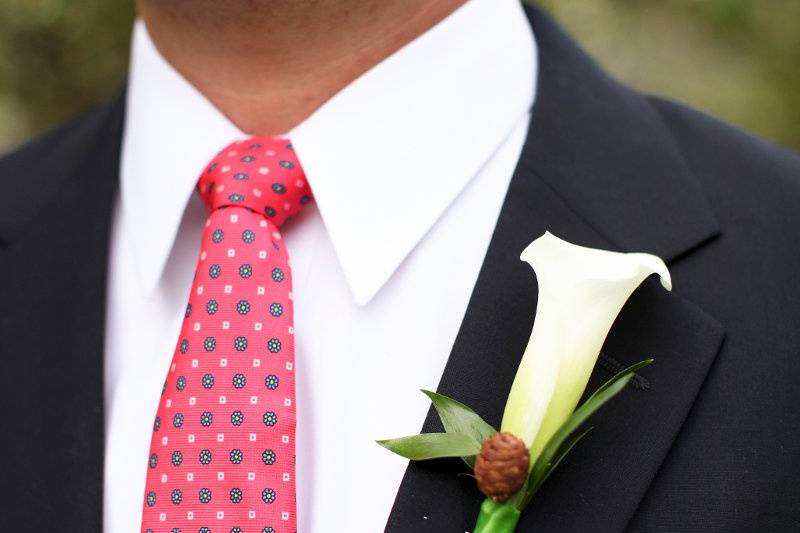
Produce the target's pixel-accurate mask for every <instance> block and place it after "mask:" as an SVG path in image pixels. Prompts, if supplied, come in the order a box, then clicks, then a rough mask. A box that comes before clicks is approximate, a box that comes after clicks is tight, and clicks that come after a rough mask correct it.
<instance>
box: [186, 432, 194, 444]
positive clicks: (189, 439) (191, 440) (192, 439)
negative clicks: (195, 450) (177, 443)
mask: <svg viewBox="0 0 800 533" xmlns="http://www.w3.org/2000/svg"><path fill="white" fill-rule="evenodd" d="M187 440H188V441H189V442H194V433H189V438H188V439H187Z"/></svg>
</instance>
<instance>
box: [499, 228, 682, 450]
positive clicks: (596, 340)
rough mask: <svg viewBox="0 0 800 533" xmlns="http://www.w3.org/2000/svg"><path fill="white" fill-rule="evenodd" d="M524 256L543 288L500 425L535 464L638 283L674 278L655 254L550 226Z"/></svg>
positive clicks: (572, 406) (567, 412)
mask: <svg viewBox="0 0 800 533" xmlns="http://www.w3.org/2000/svg"><path fill="white" fill-rule="evenodd" d="M520 258H521V259H522V260H523V261H526V262H528V263H529V264H530V265H531V266H532V267H533V269H534V271H535V273H536V277H537V280H538V283H539V296H538V303H537V308H536V318H535V320H534V324H533V331H532V332H531V337H530V340H529V341H528V346H527V348H526V349H525V353H524V355H523V357H522V361H521V363H520V365H519V369H518V370H517V375H516V377H515V378H514V383H513V385H512V387H511V393H510V394H509V397H508V401H507V403H506V408H505V412H504V414H503V422H502V426H501V431H508V432H511V433H513V434H515V435H517V436H518V437H520V438H521V439H522V440H523V441H524V442H525V444H526V445H527V446H528V447H529V448H530V457H531V464H533V462H534V461H535V460H536V458H537V457H538V456H539V454H540V453H541V451H542V448H544V446H545V444H547V441H548V440H549V439H550V437H551V436H552V435H553V434H554V433H555V432H556V431H557V430H558V428H559V427H560V426H561V425H562V424H563V423H564V422H565V421H566V420H567V418H569V416H570V415H571V414H572V412H573V411H574V410H575V407H576V406H577V404H578V401H579V400H580V397H581V395H582V394H583V391H584V389H585V388H586V384H587V382H588V380H589V376H590V374H591V372H592V369H593V368H594V365H595V363H596V361H597V357H598V355H599V354H600V349H601V347H602V346H603V342H604V341H605V338H606V336H607V335H608V331H609V330H610V329H611V325H612V324H613V323H614V320H615V319H616V317H617V315H618V314H619V312H620V310H621V309H622V306H623V305H624V304H625V302H626V301H627V300H628V298H629V297H630V295H631V294H632V293H633V291H634V290H635V289H636V287H638V286H639V284H641V283H642V281H644V280H645V278H647V277H648V276H650V275H651V274H658V275H659V276H660V278H661V284H662V285H663V286H664V288H666V289H667V290H671V288H672V282H671V280H670V275H669V270H667V267H666V265H665V264H664V262H663V261H662V260H661V259H660V258H658V257H656V256H654V255H650V254H644V253H618V252H609V251H606V250H598V249H594V248H586V247H583V246H578V245H575V244H571V243H568V242H566V241H563V240H561V239H559V238H558V237H555V236H554V235H552V234H551V233H549V232H547V233H545V234H544V235H542V236H541V237H539V238H538V239H536V240H535V241H533V242H532V243H531V244H530V245H529V246H528V247H527V248H526V249H525V250H524V251H523V252H522V255H521V256H520ZM632 355H634V356H639V355H646V354H632Z"/></svg>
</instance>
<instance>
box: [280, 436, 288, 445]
mask: <svg viewBox="0 0 800 533" xmlns="http://www.w3.org/2000/svg"><path fill="white" fill-rule="evenodd" d="M281 442H282V443H284V444H289V435H281Z"/></svg>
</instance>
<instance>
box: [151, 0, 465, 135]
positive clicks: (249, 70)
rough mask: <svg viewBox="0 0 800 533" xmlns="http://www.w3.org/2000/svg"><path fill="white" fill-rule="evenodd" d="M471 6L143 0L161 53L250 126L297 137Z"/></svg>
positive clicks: (372, 0) (346, 0)
mask: <svg viewBox="0 0 800 533" xmlns="http://www.w3.org/2000/svg"><path fill="white" fill-rule="evenodd" d="M464 1H465V0H318V1H315V2H306V1H303V2H298V1H296V0H268V1H258V2H254V1H252V0H229V1H225V2H219V1H218V0H191V1H188V2H187V1H186V0H138V12H139V16H140V17H141V18H142V19H143V20H144V22H145V25H146V26H147V30H148V32H149V33H150V36H151V38H152V39H153V42H154V43H155V45H156V47H157V48H158V50H159V51H160V52H161V54H162V55H163V56H164V57H165V58H166V60H167V61H168V62H169V63H170V64H172V66H173V67H174V68H175V69H176V70H177V71H178V72H180V73H181V75H183V76H184V77H185V78H186V79H187V80H189V81H190V82H191V83H192V84H193V85H195V86H196V87H197V88H198V90H200V92H202V93H203V94H204V95H205V96H206V97H207V98H208V99H209V100H210V101H211V102H213V103H214V104H215V105H216V106H217V107H218V108H219V109H220V110H222V112H223V113H225V114H226V115H227V116H228V117H229V118H230V119H231V120H232V121H233V122H234V123H235V124H236V125H237V126H238V127H239V128H240V129H241V130H243V131H245V132H247V133H250V134H258V135H275V134H280V133H284V132H287V131H289V130H290V129H292V128H293V127H294V126H295V125H297V124H298V123H300V122H301V121H302V120H303V119H305V118H306V117H308V116H309V115H310V114H311V113H312V112H313V111H314V110H315V109H317V108H318V107H319V106H320V105H322V104H323V103H324V102H325V101H326V100H328V99H329V98H330V97H331V96H333V95H334V94H336V93H337V92H338V91H339V90H341V89H342V88H343V87H345V86H346V85H347V84H348V83H350V82H351V81H353V80H354V79H355V78H357V77H358V76H359V75H361V74H362V73H363V72H365V71H366V70H368V69H369V68H370V67H372V66H374V65H375V64H377V63H379V62H380V61H381V60H383V59H385V58H386V57H387V56H389V55H391V54H392V53H393V52H394V51H396V50H397V49H399V48H401V47H402V46H403V45H405V44H407V43H408V42H410V41H412V40H413V39H414V38H416V37H417V36H419V35H420V34H422V33H424V32H425V31H426V30H428V29H429V28H431V27H432V26H433V25H435V24H436V23H437V22H439V21H440V20H442V19H443V18H445V17H446V16H447V15H449V14H450V13H451V12H453V11H454V10H455V9H456V8H457V7H458V6H460V5H461V4H462V3H464Z"/></svg>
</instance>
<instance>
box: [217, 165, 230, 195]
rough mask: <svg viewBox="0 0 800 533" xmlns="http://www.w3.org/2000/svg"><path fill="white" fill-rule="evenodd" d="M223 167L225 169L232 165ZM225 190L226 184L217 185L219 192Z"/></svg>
mask: <svg viewBox="0 0 800 533" xmlns="http://www.w3.org/2000/svg"><path fill="white" fill-rule="evenodd" d="M222 168H223V169H226V168H227V169H230V168H231V167H222ZM223 172H227V170H223ZM224 190H225V186H224V185H217V192H222V191H224Z"/></svg>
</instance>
